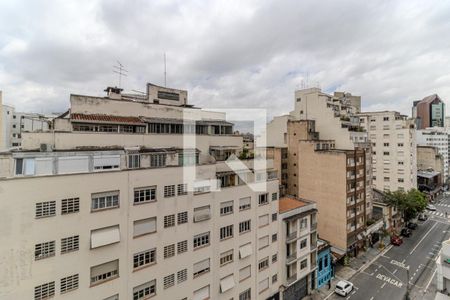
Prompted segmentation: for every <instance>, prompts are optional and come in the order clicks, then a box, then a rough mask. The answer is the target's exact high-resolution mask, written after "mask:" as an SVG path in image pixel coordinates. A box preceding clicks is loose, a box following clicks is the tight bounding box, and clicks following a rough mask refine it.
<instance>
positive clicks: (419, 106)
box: [412, 94, 445, 129]
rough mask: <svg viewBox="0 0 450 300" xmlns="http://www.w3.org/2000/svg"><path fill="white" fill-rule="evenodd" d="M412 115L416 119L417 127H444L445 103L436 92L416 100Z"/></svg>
mask: <svg viewBox="0 0 450 300" xmlns="http://www.w3.org/2000/svg"><path fill="white" fill-rule="evenodd" d="M412 117H413V118H415V119H416V125H417V129H425V128H428V127H444V125H445V103H444V102H443V101H442V100H441V98H440V97H439V96H438V95H436V94H433V95H430V96H427V97H425V98H423V99H422V100H417V101H414V102H413V108H412Z"/></svg>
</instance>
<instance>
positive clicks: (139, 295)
mask: <svg viewBox="0 0 450 300" xmlns="http://www.w3.org/2000/svg"><path fill="white" fill-rule="evenodd" d="M154 295H156V280H155V279H153V280H152V281H149V282H146V283H144V284H141V285H139V286H137V287H135V288H133V300H144V299H148V298H149V297H151V296H154Z"/></svg>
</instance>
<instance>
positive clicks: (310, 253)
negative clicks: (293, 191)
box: [256, 196, 318, 300]
mask: <svg viewBox="0 0 450 300" xmlns="http://www.w3.org/2000/svg"><path fill="white" fill-rule="evenodd" d="M316 216H317V209H316V204H315V203H313V202H311V201H307V200H304V199H299V198H296V197H292V196H287V197H283V198H280V200H279V219H280V235H281V236H282V237H284V240H283V241H282V242H281V243H280V251H279V253H280V256H281V264H280V266H281V270H280V274H281V276H282V278H283V279H286V283H285V284H284V288H283V297H282V299H284V300H297V299H302V298H303V297H305V296H306V295H308V294H309V293H310V291H311V290H313V289H315V288H316V285H317V283H318V282H317V276H316V271H317V232H316V231H317V217H316ZM256 299H260V298H256Z"/></svg>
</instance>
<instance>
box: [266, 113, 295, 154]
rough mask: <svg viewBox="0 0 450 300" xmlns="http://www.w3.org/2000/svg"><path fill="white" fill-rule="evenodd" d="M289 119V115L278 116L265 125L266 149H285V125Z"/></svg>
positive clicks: (290, 117)
mask: <svg viewBox="0 0 450 300" xmlns="http://www.w3.org/2000/svg"><path fill="white" fill-rule="evenodd" d="M291 119H293V118H292V116H289V115H284V116H278V117H274V118H273V120H272V121H270V122H269V124H267V137H266V142H267V146H268V147H287V123H288V121H289V120H291Z"/></svg>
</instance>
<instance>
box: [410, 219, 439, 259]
mask: <svg viewBox="0 0 450 300" xmlns="http://www.w3.org/2000/svg"><path fill="white" fill-rule="evenodd" d="M436 225H437V223H434V225H433V226H431V228H430V230H428V231H427V232H426V233H425V234H424V235H423V237H422V238H421V239H420V241H419V242H418V243H417V245H416V246H415V247H414V248H413V249H412V250H411V252H409V255H411V254H413V252H414V251H415V250H416V249H417V247H419V245H420V243H421V242H422V241H423V240H424V239H425V238H426V237H427V235H428V234H429V233H430V232H431V231H432V230H433V228H434V227H436Z"/></svg>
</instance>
